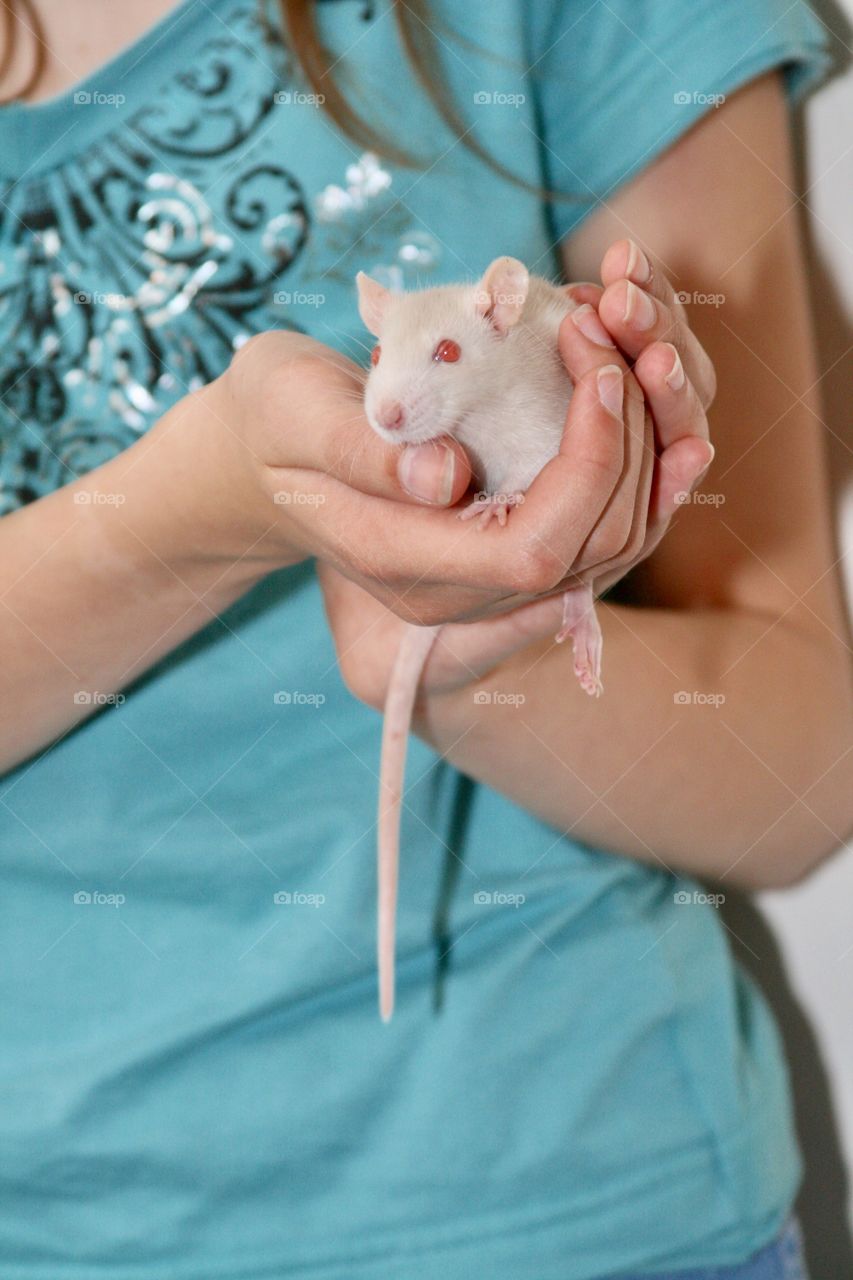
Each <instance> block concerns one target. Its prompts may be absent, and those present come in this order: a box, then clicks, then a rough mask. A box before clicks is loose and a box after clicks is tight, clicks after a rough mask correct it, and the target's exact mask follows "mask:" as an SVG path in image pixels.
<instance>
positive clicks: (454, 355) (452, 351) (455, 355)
mask: <svg viewBox="0 0 853 1280" xmlns="http://www.w3.org/2000/svg"><path fill="white" fill-rule="evenodd" d="M461 355H462V348H461V347H460V345H459V343H458V342H454V341H453V339H452V338H442V339H441V342H439V344H438V346H437V347H436V349H435V351H433V353H432V358H433V360H435V361H436V363H438V364H455V363H456V361H457V360H458V359H459V357H460V356H461Z"/></svg>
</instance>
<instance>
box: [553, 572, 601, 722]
mask: <svg viewBox="0 0 853 1280" xmlns="http://www.w3.org/2000/svg"><path fill="white" fill-rule="evenodd" d="M567 636H571V637H572V645H573V648H574V658H575V675H576V676H577V678H578V680H579V681H580V685H581V688H582V689H584V690H585V691H586V692H587V693H588V694H590V695H591V696H592V697H594V698H597V697H598V696H599V694H600V693H601V692H602V689H603V685H602V683H601V646H602V635H601V627H600V625H599V622H598V614H597V613H596V612H595V595H594V594H593V590H592V586H591V585H589V586H584V587H573V588H572V589H571V590H570V591H566V592H565V594H564V595H563V625H562V626H561V627H560V630H559V631H558V632H557V636H556V640H557V644H562V642H563V641H564V640H565V639H566V638H567Z"/></svg>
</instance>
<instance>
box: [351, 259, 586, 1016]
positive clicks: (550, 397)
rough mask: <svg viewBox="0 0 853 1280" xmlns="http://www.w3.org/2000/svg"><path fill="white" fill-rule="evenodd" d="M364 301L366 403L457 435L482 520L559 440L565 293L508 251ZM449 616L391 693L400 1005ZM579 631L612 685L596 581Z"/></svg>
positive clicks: (578, 592) (387, 791) (386, 904)
mask: <svg viewBox="0 0 853 1280" xmlns="http://www.w3.org/2000/svg"><path fill="white" fill-rule="evenodd" d="M356 282H357V285H358V298H359V312H360V314H361V318H362V320H363V321H364V323H365V325H366V326H367V328H368V329H369V330H370V332H371V333H372V334H373V335H374V336H375V337H376V338H377V339H379V344H378V345H377V346H376V347H374V349H373V352H372V355H371V368H370V371H369V373H368V377H367V381H366V385H365V392H364V408H365V413H366V416H367V420H368V422H369V423H370V425H371V427H372V428H373V430H374V431H376V433H377V434H378V435H380V436H381V437H382V439H383V440H386V441H388V442H389V443H390V444H397V445H414V444H423V443H425V442H426V441H429V440H435V439H437V438H438V437H439V436H452V437H454V438H455V439H456V440H458V441H459V442H460V444H461V445H462V446H463V447H464V449H465V451H466V453H467V455H468V457H469V458H470V460H471V465H472V469H473V473H474V479H475V483H476V485H477V488H478V489H479V490H480V492H479V493H478V495H477V497H476V498H475V499H474V501H473V502H472V503H471V504H470V505H469V506H467V507H466V508H464V509H463V510H462V511H461V512H460V519H462V520H467V519H470V518H473V517H477V518H478V521H479V524H480V525H481V526H483V527H485V526H486V525H488V524H489V523H490V522H491V519H492V518H493V517H495V518H496V519H497V521H498V523H499V524H500V525H504V524H506V520H507V513H508V511H509V509H510V508H511V507H512V506H513V505H514V504H515V503H517V502H518V501H520V500H522V495H523V493H524V491H525V490H526V489H527V488H528V486H529V485H530V484H531V483H532V481H533V480H534V479H535V477H536V476H537V475H538V474H539V472H540V471H541V470H542V468H543V467H544V466H545V464H546V462H548V461H549V460H550V459H551V458H553V457H555V455H556V454H557V453H558V451H559V447H560V441H561V439H562V436H563V431H564V428H565V424H566V412H567V409H568V406H569V400H570V399H571V395H572V383H571V380H570V378H569V375H568V373H567V372H566V369H565V366H564V364H563V362H562V360H561V358H560V355H559V351H558V348H557V331H558V330H559V327H560V323H561V321H562V320H563V318H564V317H565V316H566V315H568V314H569V312H570V311H573V310H574V309H575V305H576V304H575V303H574V302H572V300H571V299H570V298H569V297H568V296H567V295H566V293H565V292H564V291H563V290H562V289H559V288H557V286H556V285H553V284H550V283H549V282H548V281H547V280H543V279H541V278H539V277H537V276H531V275H529V273H528V271H527V268H526V267H525V266H524V264H523V263H521V262H518V261H517V260H516V259H514V258H497V259H496V260H495V261H494V262H493V263H492V264H491V265H490V266H489V267H488V268H487V270H486V273H485V275H484V276H483V278H482V280H480V281H479V283H477V284H470V285H443V286H440V287H438V288H434V289H424V290H421V291H418V292H415V293H392V292H390V291H389V290H388V289H386V288H385V287H384V286H383V285H381V284H379V283H378V281H376V280H372V279H371V278H370V277H369V276H367V275H365V274H364V273H363V272H359V274H358V276H357V277H356ZM439 630H440V628H439V627H417V626H410V627H407V629H406V632H405V634H404V637H403V640H402V642H401V645H400V651H399V653H398V655H397V659H396V661H395V664H394V669H393V672H392V674H391V680H390V684H389V687H388V696H387V699H386V702H385V722H384V727H383V733H382V760H381V765H380V783H379V823H378V831H379V836H378V878H379V904H378V928H377V951H378V962H379V1008H380V1012H381V1015H382V1018H383V1021H385V1022H387V1021H388V1020H389V1018H390V1017H391V1014H392V1012H393V1009H394V947H395V918H396V908H397V878H398V866H399V843H400V809H401V803H402V792H403V775H404V771H405V764H406V745H407V741H408V735H409V729H410V725H411V718H412V708H413V706H414V702H415V697H416V695H417V688H418V682H419V680H420V676H421V672H422V670H423V667H424V664H425V662H426V660H427V658H428V656H429V653H430V650H431V649H432V646H433V644H434V643H435V638H436V636H437V634H438V632H439ZM569 635H571V637H572V640H573V644H574V662H575V673H576V675H577V677H578V679H579V680H580V683H581V685H582V687H583V688H584V689H585V690H586V692H587V693H589V694H592V695H594V696H598V694H600V693H601V688H602V686H601V679H600V672H601V629H600V627H599V625H598V618H597V617H596V613H595V598H594V593H593V588H592V585H591V584H586V585H583V586H579V587H575V588H572V589H571V590H568V591H566V592H565V593H564V595H563V624H562V627H561V629H560V631H559V633H558V635H557V637H556V639H557V641H558V642H559V641H562V640H564V639H565V638H566V637H567V636H569Z"/></svg>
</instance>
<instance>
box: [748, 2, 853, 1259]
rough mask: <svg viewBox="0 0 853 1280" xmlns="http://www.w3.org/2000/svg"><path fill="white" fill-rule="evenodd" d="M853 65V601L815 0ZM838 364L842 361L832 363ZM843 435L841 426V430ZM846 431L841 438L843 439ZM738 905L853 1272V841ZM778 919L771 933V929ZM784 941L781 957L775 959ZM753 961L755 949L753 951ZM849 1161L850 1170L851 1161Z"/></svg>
mask: <svg viewBox="0 0 853 1280" xmlns="http://www.w3.org/2000/svg"><path fill="white" fill-rule="evenodd" d="M812 4H813V6H814V8H815V10H816V11H817V12H818V14H819V16H820V17H821V19H822V20H823V21H824V22H825V23H826V25H827V26H828V27H829V28H830V29H831V30H832V32H833V43H834V46H835V51H836V53H837V55H838V57H839V62H841V63H842V65H844V67H845V70H844V71H843V73H842V74H841V75H837V76H836V77H835V78H833V79H832V80H831V81H830V82H829V83H828V84H827V85H826V86H825V87H824V88H823V89H821V90H820V91H819V92H818V93H817V94H815V95H814V96H813V97H812V98H811V100H810V101H809V103H808V105H807V106H806V108H805V110H804V113H803V119H802V121H801V122H800V138H799V141H800V145H801V150H802V158H803V166H802V181H801V190H802V191H803V192H804V193H805V198H806V204H807V206H808V212H807V213H805V211H804V221H805V231H806V236H807V238H808V241H809V251H810V256H811V266H812V284H813V298H814V306H815V312H816V319H817V325H818V338H819V348H820V349H819V358H820V370H821V372H822V373H824V372H825V371H829V372H826V373H825V376H824V378H823V382H822V391H823V399H824V410H825V412H824V419H825V422H826V424H827V426H828V428H829V430H828V431H827V440H828V444H829V452H830V459H831V463H832V472H833V484H834V488H835V494H836V503H837V510H838V516H839V524H838V527H839V545H838V552H839V554H843V555H844V559H843V561H842V568H843V570H844V578H845V581H846V584H847V593H848V604H849V602H850V601H851V600H853V426H851V419H852V418H853V414H851V406H852V405H853V360H851V343H853V70H851V65H850V58H851V46H853V35H851V30H852V29H853V0H835V2H834V3H833V0H812ZM833 366H834V367H833ZM832 433H835V434H834V435H833V434H832ZM836 437H838V438H836ZM755 907H756V908H757V911H756V912H754V913H753V911H752V910H751V909H750V908H749V907H747V906H746V905H741V906H740V907H736V908H735V914H736V915H737V917H738V922H737V923H736V924H735V926H734V927H735V929H736V930H737V932H738V933H739V934H740V935H741V937H743V939H744V940H745V941H746V943H747V944H748V946H749V947H750V948H751V949H753V950H754V951H755V952H756V954H757V956H758V957H760V963H757V964H756V963H753V964H752V965H751V966H750V967H751V968H752V970H753V972H754V974H755V977H756V978H757V979H758V981H759V982H760V983H761V985H762V987H763V988H764V989H765V991H766V992H767V994H768V995H769V996H770V998H771V1001H772V1002H773V1004H774V1006H775V1008H776V1012H777V1016H778V1017H779V1018H780V1021H781V1023H782V1027H783V1032H784V1034H785V1037H786V1040H787V1042H788V1051H789V1055H790V1058H791V1065H792V1071H793V1078H794V1085H795V1092H796V1095H797V1111H798V1123H799V1126H800V1136H801V1141H802V1143H803V1145H804V1148H805V1155H806V1162H807V1170H808V1172H807V1184H806V1188H805V1190H804V1193H803V1196H802V1197H801V1203H800V1212H801V1216H802V1218H803V1221H804V1226H805V1229H806V1233H807V1241H808V1251H809V1261H810V1266H811V1269H812V1280H853V1247H851V1234H853V1233H851V1227H853V848H847V849H846V850H844V851H843V852H841V853H839V854H838V855H837V856H836V857H835V859H834V860H832V861H831V862H829V863H827V864H826V865H825V866H824V867H823V868H822V869H821V870H820V871H818V872H817V873H816V874H815V875H814V876H812V877H810V878H809V879H808V880H807V881H806V882H805V883H803V884H802V885H800V886H798V887H797V888H796V889H793V890H788V891H787V892H784V893H767V894H762V895H760V896H759V897H758V900H757V902H756V903H755ZM768 926H769V932H768ZM776 948H778V951H779V952H780V953H781V956H780V959H781V964H780V965H779V966H778V967H777V966H776V965H775V963H774V962H771V963H770V964H769V971H770V974H771V980H770V982H769V983H768V963H767V960H766V957H767V956H768V955H770V954H771V953H772V952H773V951H774V950H775V949H776ZM744 958H745V960H746V961H749V959H750V957H749V956H748V955H747V956H745V957H744ZM845 1165H846V1168H845Z"/></svg>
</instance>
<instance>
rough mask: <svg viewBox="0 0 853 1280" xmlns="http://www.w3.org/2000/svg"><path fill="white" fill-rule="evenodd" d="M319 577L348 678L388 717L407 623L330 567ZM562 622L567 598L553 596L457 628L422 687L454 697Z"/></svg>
mask: <svg viewBox="0 0 853 1280" xmlns="http://www.w3.org/2000/svg"><path fill="white" fill-rule="evenodd" d="M317 576H318V577H319V579H320V586H321V587H322V589H323V600H324V603H325V606H326V616H327V617H328V619H329V626H330V628H331V632H332V636H333V638H334V641H335V650H336V652H337V655H338V669H339V670H340V673H341V677H342V679H343V681H344V683H345V684H346V686H347V688H348V689H349V691H350V692H351V693H352V694H353V695H354V696H355V697H356V698H358V699H359V700H360V701H361V702H365V703H367V705H368V706H370V707H375V708H376V710H381V708H382V707H383V706H384V703H385V695H386V693H387V691H388V681H389V679H390V676H391V669H392V667H393V665H394V659H395V658H396V656H397V652H398V650H399V648H400V641H401V640H402V638H403V631H404V628H405V627H406V623H405V622H403V621H402V619H400V618H398V617H397V615H396V614H395V613H392V612H391V610H390V609H386V608H385V606H384V605H382V604H380V603H379V601H378V600H375V599H374V598H373V596H371V595H369V594H368V593H367V592H366V591H363V590H362V588H361V587H358V586H356V585H355V583H354V582H350V581H349V579H347V578H345V577H344V576H343V574H340V573H338V572H337V570H335V569H332V568H331V567H330V566H329V565H327V564H323V562H322V561H318V563H317ZM561 619H562V603H561V598H560V596H559V595H552V596H547V597H545V598H544V599H541V600H535V601H533V603H531V604H526V605H521V606H520V607H519V608H517V609H512V610H511V611H510V612H509V613H502V614H500V615H498V616H497V617H494V618H486V619H483V620H482V621H480V622H467V623H463V622H459V623H449V624H448V625H447V626H445V627H442V629H441V631H440V632H439V633H438V637H437V639H436V642H435V644H434V645H433V648H432V650H431V652H430V655H429V657H428V658H427V661H426V664H425V666H424V669H423V673H422V675H421V679H420V681H419V684H418V688H419V689H420V690H421V691H422V692H424V693H449V692H450V691H452V690H453V689H459V688H462V687H463V686H464V685H466V684H470V683H472V682H473V681H477V680H479V679H481V678H482V677H483V676H485V675H486V674H487V673H488V672H489V671H491V670H493V668H495V667H496V666H498V664H499V663H501V662H503V661H504V660H505V659H506V658H510V657H512V655H513V654H514V653H518V652H519V651H520V650H521V649H525V648H527V646H528V645H530V644H533V642H534V641H536V640H543V639H548V638H551V639H553V637H554V636H555V635H556V633H557V631H558V629H559V627H560V622H561Z"/></svg>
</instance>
